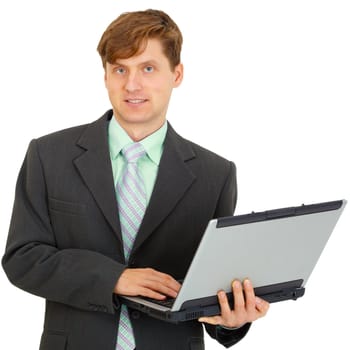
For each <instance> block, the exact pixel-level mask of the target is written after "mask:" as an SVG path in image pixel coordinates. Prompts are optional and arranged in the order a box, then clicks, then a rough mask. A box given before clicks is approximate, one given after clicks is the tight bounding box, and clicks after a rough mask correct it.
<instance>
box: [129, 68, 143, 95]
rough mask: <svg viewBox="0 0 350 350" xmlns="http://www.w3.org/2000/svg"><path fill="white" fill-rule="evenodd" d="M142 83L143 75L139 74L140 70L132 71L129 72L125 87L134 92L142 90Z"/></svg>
mask: <svg viewBox="0 0 350 350" xmlns="http://www.w3.org/2000/svg"><path fill="white" fill-rule="evenodd" d="M141 87H142V84H141V77H140V75H139V72H137V71H135V72H130V73H129V74H128V77H127V80H126V83H125V89H126V90H127V91H128V92H134V91H139V90H141Z"/></svg>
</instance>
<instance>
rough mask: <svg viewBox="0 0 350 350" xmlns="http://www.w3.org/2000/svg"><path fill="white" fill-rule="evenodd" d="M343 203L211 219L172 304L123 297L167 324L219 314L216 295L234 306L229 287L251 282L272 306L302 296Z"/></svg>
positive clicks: (329, 203)
mask: <svg viewBox="0 0 350 350" xmlns="http://www.w3.org/2000/svg"><path fill="white" fill-rule="evenodd" d="M345 205H346V200H339V201H332V202H324V203H318V204H311V205H302V206H299V207H290V208H283V209H276V210H269V211H265V212H258V213H254V212H253V213H251V214H247V215H239V216H231V217H225V218H218V219H213V220H211V221H210V222H209V224H208V226H207V229H206V231H205V233H204V235H203V237H202V240H201V242H200V244H199V246H198V249H197V251H196V254H195V256H194V258H193V260H192V263H191V265H190V268H189V269H188V271H187V274H186V276H185V279H184V280H183V283H182V286H181V289H180V291H179V293H178V296H177V297H176V298H175V299H167V300H165V301H158V300H151V299H148V298H144V297H126V296H122V297H121V298H122V302H123V303H125V304H126V305H127V306H129V307H131V308H133V309H137V310H140V311H142V312H145V313H147V314H149V315H150V316H152V317H156V318H159V319H162V320H164V321H168V322H182V321H188V320H193V319H197V318H199V317H202V316H213V315H218V314H220V306H219V304H218V300H217V296H216V295H217V292H218V290H220V289H223V290H225V291H226V293H227V296H228V298H229V300H230V302H231V305H233V300H232V299H233V296H232V289H231V282H232V280H233V279H239V280H244V279H245V278H249V279H250V280H251V281H252V283H253V286H254V287H255V288H254V290H255V294H256V295H257V296H259V297H261V298H262V299H265V300H266V301H268V302H270V303H274V302H278V301H283V300H289V299H293V300H296V299H298V298H299V297H301V296H303V295H304V292H305V284H306V282H307V280H308V278H309V276H310V274H311V272H312V270H313V269H314V267H315V265H316V263H317V261H318V259H319V257H320V255H321V253H322V251H323V248H324V247H325V245H326V243H327V241H328V239H329V237H330V235H331V233H332V231H333V229H334V227H335V225H336V223H337V221H338V219H339V217H340V215H341V213H342V211H343V209H344V207H345Z"/></svg>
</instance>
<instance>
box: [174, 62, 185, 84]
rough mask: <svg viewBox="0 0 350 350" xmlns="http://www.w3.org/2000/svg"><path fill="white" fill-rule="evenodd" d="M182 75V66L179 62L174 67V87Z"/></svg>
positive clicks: (179, 82) (180, 80)
mask: <svg viewBox="0 0 350 350" xmlns="http://www.w3.org/2000/svg"><path fill="white" fill-rule="evenodd" d="M183 76H184V66H183V64H182V63H179V64H178V65H177V66H176V67H175V69H174V87H178V86H179V85H180V84H181V82H182V79H183Z"/></svg>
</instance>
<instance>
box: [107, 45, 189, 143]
mask: <svg viewBox="0 0 350 350" xmlns="http://www.w3.org/2000/svg"><path fill="white" fill-rule="evenodd" d="M182 77H183V67H182V64H179V65H177V66H176V67H175V68H174V69H173V70H172V69H171V66H170V63H169V60H168V58H167V57H166V56H165V55H164V53H163V48H162V45H161V43H160V41H159V40H158V39H149V40H148V41H147V44H146V46H145V50H144V51H142V52H141V53H140V54H138V55H136V56H132V57H130V58H126V59H117V61H116V62H115V63H114V64H111V63H107V64H106V69H105V85H106V88H107V91H108V95H109V99H110V101H111V104H112V106H113V112H114V116H115V118H116V119H117V121H118V122H119V124H120V125H121V126H122V127H123V128H124V129H125V130H126V132H127V133H128V134H129V136H130V137H131V138H133V139H134V140H136V139H138V140H140V139H142V138H144V137H146V136H148V135H150V134H151V133H153V132H154V131H156V130H158V129H159V128H160V127H161V126H162V125H163V124H164V122H165V119H166V112H167V109H168V105H169V101H170V97H171V93H172V90H173V88H174V87H177V86H179V85H180V83H181V81H182Z"/></svg>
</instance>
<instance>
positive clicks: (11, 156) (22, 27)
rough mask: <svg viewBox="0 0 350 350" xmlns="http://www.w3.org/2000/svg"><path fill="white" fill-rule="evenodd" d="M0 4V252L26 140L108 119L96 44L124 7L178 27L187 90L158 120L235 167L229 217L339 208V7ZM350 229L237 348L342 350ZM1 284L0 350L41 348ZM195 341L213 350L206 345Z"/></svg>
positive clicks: (24, 299) (345, 63)
mask: <svg viewBox="0 0 350 350" xmlns="http://www.w3.org/2000/svg"><path fill="white" fill-rule="evenodd" d="M0 6H1V8H0V43H1V56H0V60H1V65H0V84H1V85H0V89H1V91H0V96H1V103H0V116H1V137H0V142H1V147H0V150H1V164H2V166H1V181H0V184H1V185H0V186H1V197H0V204H1V207H0V215H1V220H0V224H1V230H0V235H1V236H0V238H1V239H0V248H1V252H3V251H4V247H5V241H6V236H7V230H8V225H9V219H10V215H11V210H12V204H13V196H14V187H15V181H16V177H17V173H18V171H19V167H20V165H21V163H22V160H23V157H24V154H25V151H26V148H27V145H28V143H29V141H30V140H31V139H32V138H34V137H39V136H41V135H44V134H47V133H50V132H53V131H56V130H59V129H63V128H66V127H70V126H74V125H78V124H82V123H86V122H90V121H93V120H95V119H97V118H98V117H99V116H100V115H102V113H104V111H105V110H107V109H108V108H109V106H110V105H109V102H108V99H107V95H106V92H105V89H104V85H103V70H102V66H101V63H100V58H99V56H98V54H97V52H96V46H97V43H98V41H99V38H100V36H101V34H102V32H103V31H104V29H105V28H106V26H107V25H108V24H109V23H110V22H111V21H112V20H113V19H114V18H115V17H117V16H118V15H119V14H120V13H122V12H124V11H130V10H140V9H141V10H143V9H147V8H158V9H162V10H164V11H166V12H168V13H169V14H170V15H171V17H173V19H174V20H175V21H176V22H177V23H178V25H179V27H180V28H181V30H182V32H183V35H184V39H185V41H184V47H183V55H182V59H183V63H184V65H185V79H184V82H183V84H182V86H181V87H180V88H179V89H176V91H174V95H173V99H172V102H171V106H170V109H169V114H168V119H169V120H170V121H171V123H172V124H173V126H174V127H175V129H177V131H178V132H179V133H180V134H182V135H183V136H184V137H186V138H189V139H191V140H193V141H195V142H197V143H199V144H201V145H203V146H204V147H206V148H209V149H211V150H213V151H215V152H217V153H219V154H221V155H223V156H225V157H226V158H229V159H231V160H233V161H234V162H235V163H236V165H237V168H238V181H239V200H238V207H237V211H236V213H237V214H243V213H246V212H250V211H251V210H255V211H259V210H266V209H272V208H277V207H282V206H294V205H299V204H301V203H314V202H320V201H327V200H335V199H341V198H347V199H350V185H349V180H350V166H349V151H348V150H349V148H350V141H349V126H348V124H347V119H348V118H349V114H350V102H349V98H350V64H349V62H350V47H349V46H350V21H349V18H350V5H349V2H348V1H340V0H328V1H322V0H317V1H311V0H302V1H301V0H294V1H281V0H279V1H277V0H276V1H272V0H268V1H261V0H259V1H257V0H255V1H223V0H216V1H200V2H199V1H198V2H195V1H192V2H190V1H183V2H182V1H166V0H162V1H152V0H149V1H145V0H144V1H108V0H99V1H92V0H89V1H87V0H85V1H77V0H76V1H68V0H61V1H44V0H42V1H39V0H32V1H25V0H17V1H16V0H13V1H8V2H7V4H6V5H5V2H2V3H1V5H0ZM349 224H350V220H349V208H347V209H346V210H345V212H344V214H343V217H342V218H341V219H340V221H339V224H338V226H337V228H336V230H335V232H334V234H333V236H332V237H331V239H330V241H329V243H328V245H327V247H326V249H325V250H324V253H323V255H322V257H321V259H320V261H319V263H318V265H317V266H316V269H315V270H314V273H313V275H312V276H311V278H310V280H309V283H308V286H307V289H306V295H305V297H303V298H302V299H300V300H298V301H297V302H293V301H288V302H284V303H278V304H274V305H272V306H271V308H270V312H269V314H268V316H267V317H266V318H265V319H262V320H259V321H257V322H256V324H255V325H254V326H253V327H252V329H251V331H250V333H249V334H248V336H247V337H246V338H245V339H244V340H243V341H242V342H241V343H239V344H238V345H237V346H236V347H235V349H241V350H244V349H253V348H257V347H258V346H259V347H260V348H262V349H267V348H268V349H271V350H273V349H276V350H277V349H281V348H283V349H285V350H288V349H293V350H294V349H295V348H299V349H300V348H301V349H308V348H311V347H312V348H314V349H318V348H321V347H322V348H330V347H332V348H333V346H334V345H335V343H336V344H337V345H335V347H336V348H337V349H349V344H350V341H349V335H348V321H347V320H346V319H345V321H344V316H348V315H349V311H350V307H349V296H348V295H349V290H350V282H349V277H348V276H349V271H348V267H349V266H350V259H349V232H348V231H349V230H348V227H349ZM233 254H234V250H233ZM296 259H297V256H296ZM0 280H1V282H0V283H1V288H0V293H1V298H0V303H1V304H0V310H1V313H0V320H1V325H0V329H1V337H0V348H1V349H6V350H7V349H15V350H17V349H38V344H39V339H40V335H41V331H42V324H43V313H44V302H43V300H42V299H40V298H37V297H35V296H31V295H29V294H28V293H25V292H23V291H21V290H19V289H17V288H15V287H13V286H12V285H10V283H9V282H8V281H7V279H6V277H5V275H4V273H3V271H1V272H0ZM206 344H207V349H211V350H214V349H220V348H221V346H220V345H218V344H217V343H216V342H215V341H213V340H211V339H209V338H208V337H207V338H206ZM74 350H82V349H74ZM101 350H103V349H101Z"/></svg>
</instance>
